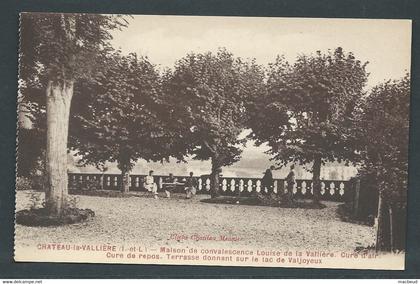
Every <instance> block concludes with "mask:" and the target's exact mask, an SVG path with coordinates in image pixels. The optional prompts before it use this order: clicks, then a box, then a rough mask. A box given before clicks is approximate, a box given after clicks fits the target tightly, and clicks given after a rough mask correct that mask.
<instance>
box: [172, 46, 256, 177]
mask: <svg viewBox="0 0 420 284" xmlns="http://www.w3.org/2000/svg"><path fill="white" fill-rule="evenodd" d="M263 76H264V73H263V70H262V68H261V67H260V66H258V65H257V64H256V63H255V62H254V61H251V62H244V61H242V60H241V59H240V58H235V57H234V56H233V54H231V53H229V52H228V51H226V50H225V49H220V50H219V51H218V52H217V53H216V54H213V53H211V52H208V53H205V54H195V53H191V54H188V55H187V56H186V57H184V58H182V59H181V60H179V61H178V62H177V63H176V65H175V70H174V71H173V73H172V74H168V75H167V76H166V81H165V82H166V83H165V94H166V96H167V99H166V101H167V103H168V105H169V107H168V108H170V109H171V111H170V116H169V120H170V121H171V122H172V123H173V128H174V129H177V132H178V133H179V137H180V138H182V139H183V141H184V143H187V144H189V149H188V150H189V153H190V154H193V155H194V157H195V158H196V159H199V160H207V159H212V162H213V167H214V169H219V168H220V167H222V166H227V165H231V164H233V163H234V162H236V161H238V159H239V158H240V154H241V152H242V150H241V149H240V147H239V146H240V145H242V144H243V143H244V142H245V140H244V139H240V138H239V134H240V133H241V132H242V130H243V127H244V121H245V119H246V106H247V100H248V98H249V96H250V95H251V93H254V92H259V88H262V87H263ZM180 102H182V104H181V103H180Z"/></svg>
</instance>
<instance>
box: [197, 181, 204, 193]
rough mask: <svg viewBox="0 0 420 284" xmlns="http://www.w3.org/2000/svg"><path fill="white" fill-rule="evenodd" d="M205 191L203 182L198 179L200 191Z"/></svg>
mask: <svg viewBox="0 0 420 284" xmlns="http://www.w3.org/2000/svg"><path fill="white" fill-rule="evenodd" d="M202 189H203V180H202V179H201V178H198V189H197V190H198V191H201V190H202Z"/></svg>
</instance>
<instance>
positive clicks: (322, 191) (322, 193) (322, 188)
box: [320, 181, 325, 195]
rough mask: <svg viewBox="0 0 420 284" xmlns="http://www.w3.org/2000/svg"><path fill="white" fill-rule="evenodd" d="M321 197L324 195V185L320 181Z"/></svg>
mask: <svg viewBox="0 0 420 284" xmlns="http://www.w3.org/2000/svg"><path fill="white" fill-rule="evenodd" d="M320 193H321V195H324V194H325V183H324V182H323V181H321V192H320Z"/></svg>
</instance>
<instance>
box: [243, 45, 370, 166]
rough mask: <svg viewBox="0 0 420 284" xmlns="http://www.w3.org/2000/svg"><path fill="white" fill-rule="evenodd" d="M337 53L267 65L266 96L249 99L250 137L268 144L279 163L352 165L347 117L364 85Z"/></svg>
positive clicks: (360, 68)
mask: <svg viewBox="0 0 420 284" xmlns="http://www.w3.org/2000/svg"><path fill="white" fill-rule="evenodd" d="M366 64H367V63H361V62H360V61H359V60H357V59H356V58H355V57H354V55H353V54H352V53H348V54H346V53H344V51H343V50H342V49H341V48H337V49H336V50H335V51H334V52H329V53H327V54H322V53H321V52H317V53H316V54H315V55H311V56H306V55H301V56H299V57H298V58H297V61H296V63H295V64H293V65H291V64H289V63H288V62H287V61H285V59H284V58H282V57H278V58H277V60H276V61H275V62H274V63H273V64H270V65H269V68H268V79H267V93H266V94H265V96H259V97H255V99H254V101H255V105H256V109H255V110H254V111H253V112H254V121H255V122H254V123H253V124H251V125H250V126H251V127H252V130H253V132H252V134H251V137H252V138H254V139H256V140H257V143H258V144H262V143H264V142H268V145H269V146H270V147H271V150H270V153H271V154H273V155H274V159H275V160H276V161H277V162H278V163H280V164H283V165H285V164H287V163H288V162H298V163H300V164H307V163H310V162H312V161H314V159H315V158H316V157H321V158H322V163H324V162H326V161H339V162H340V161H342V160H346V161H349V160H353V159H354V158H355V157H356V155H355V152H354V149H353V147H352V145H353V144H354V142H355V140H354V139H353V138H354V137H353V135H352V131H351V130H352V129H351V127H350V126H351V125H352V123H353V122H352V116H353V109H354V107H355V106H356V103H357V101H358V100H360V98H361V97H362V95H363V87H364V85H365V83H366V80H367V73H366V70H365V66H366Z"/></svg>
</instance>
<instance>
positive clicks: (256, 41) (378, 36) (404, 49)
mask: <svg viewBox="0 0 420 284" xmlns="http://www.w3.org/2000/svg"><path fill="white" fill-rule="evenodd" d="M113 36H114V39H113V40H112V44H113V46H114V47H115V48H119V49H121V50H122V52H123V53H125V54H128V53H130V52H135V53H137V54H138V55H141V56H147V57H148V58H149V60H150V61H151V62H152V63H154V64H156V65H158V66H159V67H160V68H161V69H164V68H171V67H172V66H173V65H174V63H175V62H176V61H177V60H179V59H180V58H182V57H183V56H185V55H186V54H188V53H189V52H207V51H217V49H218V48H221V47H225V48H227V50H228V51H230V52H232V53H233V54H234V55H235V56H238V57H241V58H243V59H251V58H255V59H256V61H257V62H258V63H259V64H263V65H267V64H268V63H270V62H274V60H275V58H276V57H277V56H278V55H283V56H285V58H286V59H287V60H289V61H290V62H293V61H294V60H295V59H296V57H297V56H298V55H300V54H311V53H315V52H316V51H317V50H320V51H322V52H327V51H328V49H331V50H334V49H335V48H337V47H342V48H343V49H344V51H346V52H350V51H351V52H353V53H354V55H355V57H356V58H357V59H359V60H361V61H362V62H366V61H369V64H368V65H367V71H368V72H369V73H370V76H369V79H368V83H367V89H369V88H371V87H372V86H374V85H376V84H378V83H380V82H383V81H386V80H388V79H398V78H401V77H402V76H404V74H405V73H406V72H408V71H409V70H410V53H411V51H410V47H411V21H409V20H355V19H309V18H306V19H304V18H257V17H202V16H199V17H198V16H133V18H131V19H129V26H128V27H127V28H125V29H123V30H122V31H116V32H114V33H113ZM267 149H268V147H266V146H260V147H256V146H254V145H253V142H252V141H249V142H248V143H247V147H246V148H245V149H244V152H243V154H242V159H241V160H240V161H239V162H237V163H235V164H234V165H233V166H230V167H225V168H224V169H223V171H224V175H225V176H248V177H250V176H253V177H259V176H260V175H262V172H263V171H264V170H265V169H266V168H268V167H269V166H270V165H272V164H273V162H272V161H270V156H269V155H267V154H265V153H264V151H266V150H267ZM336 166H337V165H331V166H330V167H329V168H328V167H324V171H323V172H322V173H321V176H322V177H323V178H326V179H328V176H329V175H330V172H331V171H334V170H337V169H338V173H337V174H338V177H339V178H343V179H348V178H349V177H350V176H352V175H354V173H355V172H354V170H355V169H354V168H346V167H336ZM149 169H154V170H155V173H156V174H168V173H169V172H172V173H174V174H175V175H185V174H187V173H188V172H189V171H191V170H194V171H195V173H196V174H206V173H209V171H210V162H209V161H204V162H201V161H193V160H191V159H189V160H188V164H177V163H175V162H174V161H172V162H170V163H169V164H164V165H161V164H159V163H149V164H148V163H146V162H145V161H139V162H138V163H137V164H136V166H135V168H134V169H133V173H139V174H144V173H147V171H148V170H149ZM298 170H299V169H298ZM110 172H118V170H117V169H116V167H115V165H114V166H111V167H110ZM286 174H287V169H286V168H284V169H282V170H280V171H275V172H274V176H275V177H277V178H281V177H283V176H284V175H286ZM298 175H300V176H298V177H299V178H310V175H309V173H308V172H305V171H304V170H302V171H300V172H298Z"/></svg>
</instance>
